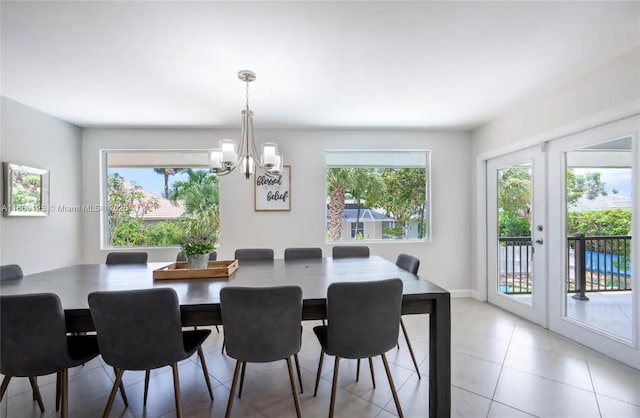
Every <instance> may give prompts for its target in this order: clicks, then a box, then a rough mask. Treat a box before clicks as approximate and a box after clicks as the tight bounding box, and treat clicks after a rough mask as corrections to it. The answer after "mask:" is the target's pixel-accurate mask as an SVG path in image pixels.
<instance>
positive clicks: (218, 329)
mask: <svg viewBox="0 0 640 418" xmlns="http://www.w3.org/2000/svg"><path fill="white" fill-rule="evenodd" d="M216 331H218V334H220V328H218V326H217V325H216Z"/></svg>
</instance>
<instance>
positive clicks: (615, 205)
mask: <svg viewBox="0 0 640 418" xmlns="http://www.w3.org/2000/svg"><path fill="white" fill-rule="evenodd" d="M632 203H633V199H632V198H631V196H620V195H617V194H610V195H607V196H598V197H596V198H595V199H587V198H586V197H584V196H583V197H581V198H580V199H578V202H577V203H576V205H575V206H571V207H569V211H570V212H582V211H585V210H603V209H631V204H632Z"/></svg>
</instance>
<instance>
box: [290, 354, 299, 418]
mask: <svg viewBox="0 0 640 418" xmlns="http://www.w3.org/2000/svg"><path fill="white" fill-rule="evenodd" d="M287 369H289V381H290V382H291V393H292V394H293V403H294V405H295V407H296V416H297V417H298V418H300V417H301V412H300V400H299V399H298V389H297V388H296V381H295V379H294V378H293V367H291V357H287ZM298 371H300V369H298ZM298 379H299V378H298Z"/></svg>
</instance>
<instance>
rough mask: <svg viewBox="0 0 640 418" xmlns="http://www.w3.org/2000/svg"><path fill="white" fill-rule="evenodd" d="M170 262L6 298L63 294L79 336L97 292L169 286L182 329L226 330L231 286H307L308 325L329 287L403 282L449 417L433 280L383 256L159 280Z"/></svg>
mask: <svg viewBox="0 0 640 418" xmlns="http://www.w3.org/2000/svg"><path fill="white" fill-rule="evenodd" d="M168 264H171V263H170V262H164V263H157V262H153V263H147V264H126V265H106V264H76V265H71V266H68V267H63V268H59V269H56V270H49V271H44V272H41V273H36V274H30V275H27V276H24V277H23V278H22V279H19V280H5V281H2V282H1V283H0V294H2V295H15V294H29V293H55V294H57V295H58V297H59V298H60V301H61V303H62V306H63V308H64V311H65V319H66V325H67V331H68V332H74V333H77V332H90V331H94V330H95V327H94V325H93V321H92V319H91V314H90V311H89V304H88V301H87V296H88V294H89V293H91V292H94V291H109V290H132V289H149V288H154V287H170V288H172V289H174V290H175V291H176V293H177V294H178V299H179V302H180V310H181V314H182V323H183V326H210V325H222V315H221V310H220V289H222V288H223V287H226V286H254V287H255V286H285V285H295V286H300V287H301V288H302V294H303V308H302V319H303V320H321V319H326V317H327V311H326V299H327V288H328V287H329V285H330V284H332V283H336V282H359V281H370V280H382V279H388V278H400V279H401V280H402V281H403V297H402V315H411V314H429V320H428V323H427V330H428V336H429V394H428V396H429V409H428V411H425V415H427V413H428V416H429V417H431V418H436V417H438V418H442V417H449V416H450V414H451V299H450V293H449V292H448V291H447V290H445V289H443V288H442V287H440V286H438V285H436V284H434V283H433V282H431V281H429V280H427V279H425V278H421V277H419V276H418V275H415V274H412V273H410V272H407V271H406V270H403V269H401V268H399V267H398V266H396V265H395V263H393V262H391V261H388V260H386V259H384V258H382V257H379V256H371V257H363V258H336V259H334V258H331V257H326V258H321V259H320V258H318V259H305V260H293V261H291V260H286V261H285V260H283V259H275V260H267V261H242V262H240V263H239V267H238V269H237V270H236V271H235V272H233V273H232V274H231V275H230V276H229V277H217V278H198V279H175V280H154V278H153V271H154V270H156V269H160V268H163V267H166V266H167V265H168ZM425 395H426V394H425Z"/></svg>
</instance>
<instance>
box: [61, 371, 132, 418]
mask: <svg viewBox="0 0 640 418" xmlns="http://www.w3.org/2000/svg"><path fill="white" fill-rule="evenodd" d="M123 374H124V369H116V381H115V382H113V387H112V388H111V393H109V399H108V400H107V406H105V408H104V412H103V413H102V418H109V413H110V412H111V407H112V406H113V401H114V399H115V398H116V392H117V391H118V387H120V383H122V375H123ZM62 391H63V392H64V383H63V389H62ZM63 396H64V394H63ZM63 401H64V399H63Z"/></svg>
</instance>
